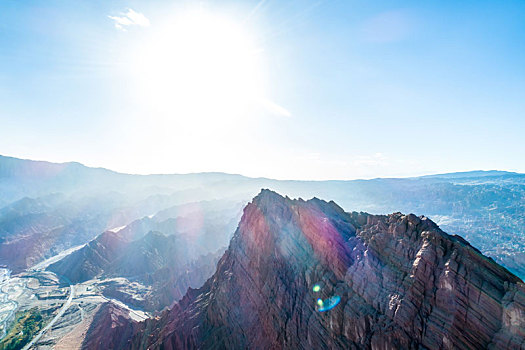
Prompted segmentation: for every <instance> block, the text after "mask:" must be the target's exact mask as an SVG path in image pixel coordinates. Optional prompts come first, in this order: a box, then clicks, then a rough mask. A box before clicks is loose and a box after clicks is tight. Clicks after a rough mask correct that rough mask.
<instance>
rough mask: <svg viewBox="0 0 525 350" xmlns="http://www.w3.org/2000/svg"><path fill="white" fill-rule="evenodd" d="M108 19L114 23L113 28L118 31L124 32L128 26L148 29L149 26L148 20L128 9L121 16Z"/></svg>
mask: <svg viewBox="0 0 525 350" xmlns="http://www.w3.org/2000/svg"><path fill="white" fill-rule="evenodd" d="M108 17H109V18H110V19H112V20H113V21H115V28H117V29H120V30H126V27H129V26H139V27H148V26H149V25H150V22H149V19H148V18H147V17H146V16H144V15H143V14H142V13H139V12H135V11H133V10H132V9H128V11H127V12H126V13H123V14H122V15H121V16H108Z"/></svg>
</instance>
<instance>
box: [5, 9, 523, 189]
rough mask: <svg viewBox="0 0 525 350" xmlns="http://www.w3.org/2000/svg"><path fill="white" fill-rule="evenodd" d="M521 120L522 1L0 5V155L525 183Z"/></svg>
mask: <svg viewBox="0 0 525 350" xmlns="http://www.w3.org/2000/svg"><path fill="white" fill-rule="evenodd" d="M130 10H131V12H130ZM524 112H525V2H523V1H505V2H501V1H404V2H400V1H317V2H314V1H311V2H310V1H273V0H266V1H238V2H235V1H209V2H206V1H201V2H191V1H142V2H141V1H53V0H50V1H45V2H44V1H24V2H20V1H11V0H4V1H2V2H0V153H1V154H4V155H11V156H17V157H23V158H31V159H45V160H50V161H70V160H75V161H79V162H82V163H85V164H87V165H91V166H103V167H107V168H111V169H114V170H118V171H124V172H133V173H180V172H183V173H185V172H198V171H225V172H233V173H241V174H245V175H249V176H266V177H274V178H288V179H352V178H372V177H379V176H381V177H384V176H414V175H421V174H429V173H442V172H449V171H462V170H473V169H485V170H488V169H501V170H512V171H520V172H525V162H524V161H523V154H525V141H524V137H523V131H524V130H525V115H524Z"/></svg>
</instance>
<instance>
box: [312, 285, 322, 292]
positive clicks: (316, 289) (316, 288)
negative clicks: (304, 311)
mask: <svg viewBox="0 0 525 350" xmlns="http://www.w3.org/2000/svg"><path fill="white" fill-rule="evenodd" d="M312 290H313V291H314V292H315V293H317V292H319V291H320V290H321V286H320V285H319V284H318V283H317V284H314V287H313V288H312Z"/></svg>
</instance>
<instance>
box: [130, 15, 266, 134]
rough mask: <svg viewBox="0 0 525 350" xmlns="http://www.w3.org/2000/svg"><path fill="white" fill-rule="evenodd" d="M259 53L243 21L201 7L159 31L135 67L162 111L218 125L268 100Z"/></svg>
mask: <svg viewBox="0 0 525 350" xmlns="http://www.w3.org/2000/svg"><path fill="white" fill-rule="evenodd" d="M259 56H260V50H258V49H257V47H256V46H255V45H254V43H253V41H252V40H251V38H250V36H249V35H248V33H247V30H245V28H244V27H243V26H242V25H241V24H238V23H235V22H234V21H232V20H230V19H228V18H226V17H221V16H218V15H215V14H214V15H212V14H209V13H206V12H204V11H202V10H200V11H194V12H189V13H185V14H181V15H179V16H177V17H175V18H173V19H172V20H170V22H169V24H167V25H164V26H161V27H160V28H159V29H158V30H157V31H156V32H154V35H153V36H152V38H151V39H150V40H148V42H147V43H146V44H145V45H144V46H143V47H141V52H140V53H139V54H138V55H137V62H136V65H135V67H136V73H138V74H137V75H138V78H139V82H138V83H139V85H140V87H141V93H142V96H146V99H147V103H150V104H151V106H150V107H153V109H154V110H155V111H156V112H157V113H159V114H162V115H166V116H168V117H169V118H191V119H192V120H195V122H199V123H202V122H205V123H212V124H213V123H219V122H222V123H223V122H224V121H225V120H224V119H225V118H226V121H230V122H232V121H233V120H235V119H236V118H239V117H242V116H245V115H247V114H249V111H250V108H252V107H254V104H256V103H257V101H258V100H260V99H262V98H263V96H264V91H263V79H262V74H261V73H262V72H261V68H260V59H259ZM219 118H220V119H221V120H217V119H219ZM214 120H215V122H214Z"/></svg>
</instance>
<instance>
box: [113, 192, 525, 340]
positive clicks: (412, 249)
mask: <svg viewBox="0 0 525 350" xmlns="http://www.w3.org/2000/svg"><path fill="white" fill-rule="evenodd" d="M121 328H122V329H119V330H117V331H116V332H114V336H115V337H117V338H119V337H120V336H119V334H126V332H128V331H129V329H132V330H133V332H132V333H133V334H134V336H133V337H132V338H131V339H129V343H127V345H126V346H127V347H131V348H137V349H138V348H145V347H148V348H161V347H162V348H165V349H174V348H210V347H213V348H254V349H272V348H274V349H275V348H290V349H291V348H372V349H397V348H406V349H416V348H443V349H452V348H463V349H479V348H491V347H492V348H520V347H524V346H525V288H524V286H523V283H522V282H521V281H520V280H519V279H518V278H517V277H515V276H514V275H512V274H511V273H509V272H508V271H507V270H505V269H504V268H502V267H501V266H499V265H497V264H496V263H495V262H494V261H492V260H490V259H487V258H486V257H484V256H483V255H481V254H480V253H479V252H478V251H477V250H475V249H473V248H472V247H471V246H470V245H469V244H468V243H466V242H465V241H464V240H462V239H459V238H457V237H453V236H450V235H448V234H446V233H444V232H443V231H441V230H440V229H439V227H438V226H437V225H436V224H434V223H433V222H432V221H431V220H429V219H428V218H425V217H417V216H415V215H412V214H409V215H403V214H401V213H394V214H391V215H370V214H366V213H357V212H353V213H345V212H344V211H343V210H342V209H341V208H340V207H338V206H337V205H336V204H335V203H333V202H325V201H322V200H319V199H312V200H309V201H303V200H291V199H289V198H285V197H282V196H280V195H278V194H277V193H275V192H272V191H269V190H263V191H261V193H260V194H259V195H258V196H257V197H256V198H254V200H253V201H252V202H251V203H250V204H248V205H247V206H246V208H245V210H244V215H243V217H242V219H241V222H240V223H239V226H238V228H237V231H236V233H235V235H234V237H233V238H232V241H231V243H230V246H229V248H228V250H227V251H226V253H225V254H224V256H223V257H222V258H221V260H220V261H219V263H218V266H217V271H216V272H215V274H214V275H213V277H212V278H210V279H209V280H208V281H207V282H206V284H205V285H204V286H203V287H202V288H200V289H198V290H189V291H188V293H187V294H186V296H185V297H184V298H183V299H182V300H181V302H179V303H178V304H176V305H175V306H174V307H173V309H172V310H170V311H168V312H165V313H163V314H162V315H161V316H160V317H159V318H157V319H152V320H149V321H146V322H144V323H140V324H134V325H126V326H123V327H121ZM119 339H120V338H119ZM120 341H121V339H120V340H119V341H118V343H120ZM114 342H115V341H114ZM115 343H116V342H115Z"/></svg>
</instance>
